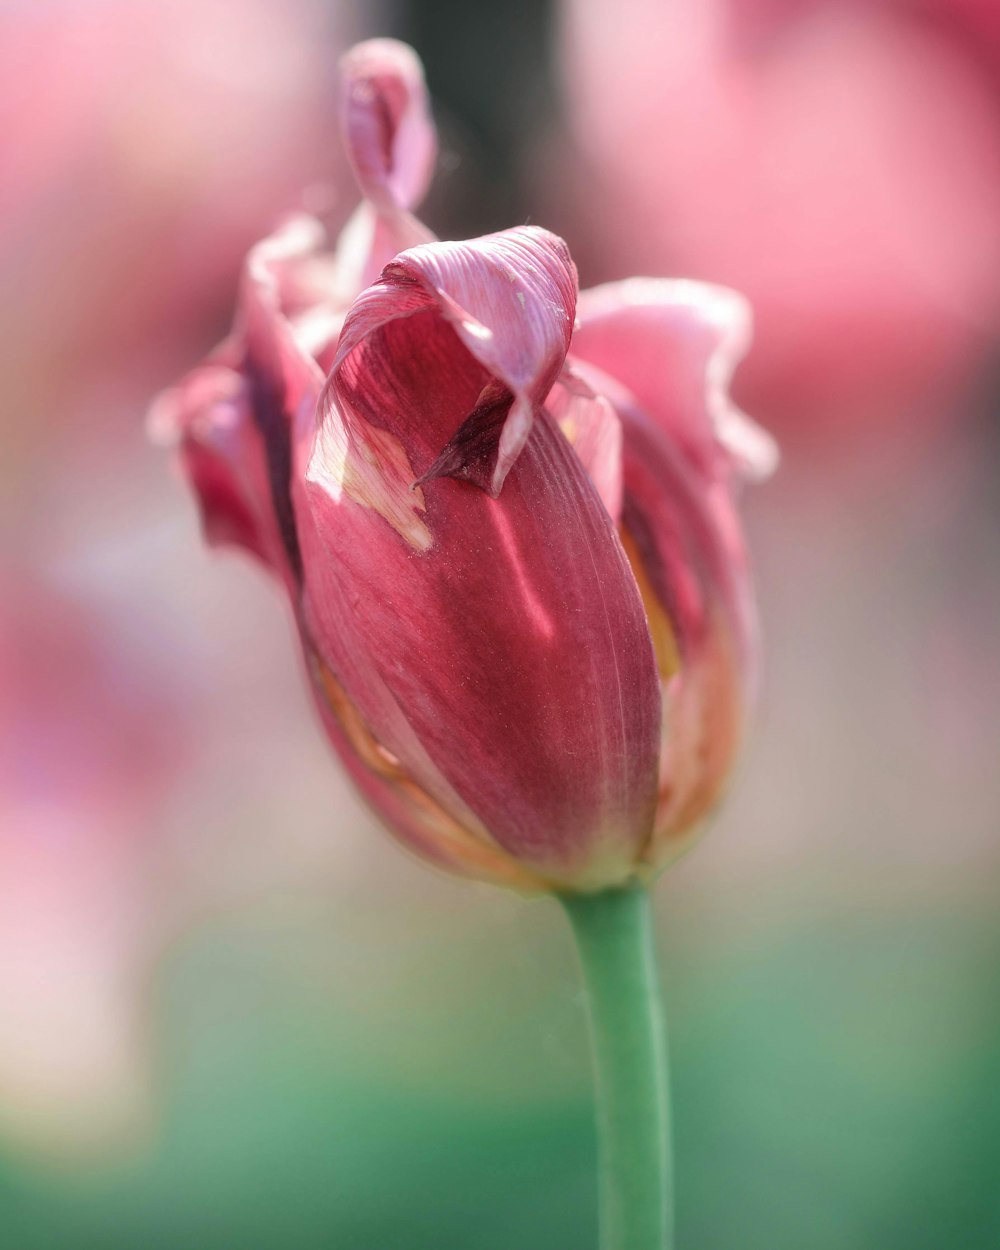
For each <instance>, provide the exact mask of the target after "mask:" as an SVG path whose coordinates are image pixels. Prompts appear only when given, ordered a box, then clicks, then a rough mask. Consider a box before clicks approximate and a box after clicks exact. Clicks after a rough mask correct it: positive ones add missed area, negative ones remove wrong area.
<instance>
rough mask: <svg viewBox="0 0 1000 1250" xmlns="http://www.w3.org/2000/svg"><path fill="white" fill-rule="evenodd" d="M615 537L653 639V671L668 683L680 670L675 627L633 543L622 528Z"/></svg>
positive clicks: (632, 539) (631, 538)
mask: <svg viewBox="0 0 1000 1250" xmlns="http://www.w3.org/2000/svg"><path fill="white" fill-rule="evenodd" d="M618 536H619V538H620V539H621V543H622V546H623V547H624V548H625V554H626V556H627V557H628V562H629V564H630V565H631V566H632V574H633V576H634V577H635V580H636V582H637V583H638V586H639V594H640V595H641V596H642V606H643V607H644V608H645V609H646V620H647V621H648V622H649V632H650V634H651V635H652V639H653V652H654V654H655V655H656V667H657V669H658V670H659V673H660V680H661V681H663V682H668V681H669V680H670V679H671V677H673V676H674V675H675V674H676V673H678V672H679V671H680V667H681V657H680V651H679V650H678V648H677V635H676V634H675V633H674V627H673V625H672V624H671V621H670V617H669V616H667V613H666V609H665V608H664V607H663V605H662V604H661V603H660V600H659V598H658V597H657V594H656V591H655V590H654V589H653V583H652V581H651V580H650V577H649V573H648V572H647V571H646V566H645V565H644V564H643V562H642V557H641V556H640V554H639V548H638V547H637V546H636V543H635V539H634V538H633V537H632V535H631V534H630V533H629V532H628V530H627V529H626V528H625V527H624V526H622V528H621V529H620V530H619V534H618Z"/></svg>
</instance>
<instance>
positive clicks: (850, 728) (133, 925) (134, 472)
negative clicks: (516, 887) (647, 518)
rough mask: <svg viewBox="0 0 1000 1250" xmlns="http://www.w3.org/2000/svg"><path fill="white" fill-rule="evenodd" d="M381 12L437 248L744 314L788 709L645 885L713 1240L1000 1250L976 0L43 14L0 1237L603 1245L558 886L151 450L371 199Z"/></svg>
mask: <svg viewBox="0 0 1000 1250" xmlns="http://www.w3.org/2000/svg"><path fill="white" fill-rule="evenodd" d="M373 33H385V34H395V35H398V36H400V37H402V38H404V39H407V40H408V41H410V42H412V43H413V44H414V45H415V46H416V48H417V50H418V51H419V53H420V54H421V56H422V57H423V58H424V61H425V64H426V67H427V74H428V79H429V82H430V85H431V89H432V92H433V94H434V98H435V108H436V114H437V118H438V123H439V126H440V129H441V134H442V149H443V155H442V158H441V161H440V168H439V171H438V178H437V182H436V185H435V190H434V192H433V195H432V198H431V200H430V202H429V204H428V205H427V206H425V211H424V214H423V215H424V216H425V218H426V219H427V220H428V221H429V223H430V224H431V225H432V226H433V227H434V228H435V229H437V231H438V232H439V233H441V234H444V235H452V236H455V235H467V234H476V233H481V232H483V231H485V230H488V229H495V228H500V227H503V226H505V225H511V224H515V223H517V222H523V221H525V220H528V219H530V220H532V221H536V222H540V223H543V224H545V225H548V226H550V227H551V228H553V229H555V230H557V231H559V232H561V233H563V234H564V235H565V236H566V237H567V239H568V240H569V242H570V246H571V248H572V250H573V252H574V254H575V256H576V257H577V260H578V262H579V264H580V269H581V278H582V280H583V282H584V284H591V283H593V282H595V281H600V280H604V279H606V278H609V277H616V276H625V275H626V274H627V273H633V272H636V273H648V274H667V275H670V274H677V275H685V276H695V277H703V278H709V279H713V280H716V281H721V282H725V283H729V284H731V285H734V286H737V287H739V288H740V289H742V290H744V291H745V292H746V293H747V294H748V295H749V296H750V297H751V299H752V300H753V302H754V305H755V309H756V312H757V322H758V331H757V340H756V343H755V346H754V349H753V351H752V353H751V355H750V357H749V359H748V361H747V362H746V364H745V366H743V367H742V368H741V369H740V371H739V372H738V375H737V379H736V393H737V397H738V399H739V400H740V402H741V403H742V404H743V405H744V406H745V407H746V408H747V409H748V410H749V411H750V412H752V413H753V414H754V415H755V416H756V417H758V419H759V420H761V421H762V422H763V423H764V424H766V425H768V426H769V427H770V428H771V429H772V430H773V431H774V432H775V433H776V434H777V435H778V436H779V438H780V440H781V442H782V445H783V450H784V462H783V465H782V469H781V471H780V473H779V475H778V476H777V477H776V478H775V479H774V481H773V482H771V483H769V484H768V485H767V486H765V487H762V488H759V489H757V490H756V491H755V492H754V493H753V494H752V495H750V496H749V497H748V498H747V501H746V503H747V517H748V526H749V528H750V531H751V537H752V546H753V548H754V551H755V554H756V560H757V566H758V571H759V584H760V598H761V612H762V617H763V623H764V632H765V638H766V643H767V657H768V674H767V680H766V685H765V691H764V698H763V701H762V706H761V709H760V715H759V723H758V730H757V734H756V736H755V738H754V740H753V742H752V743H751V745H750V749H749V750H748V752H747V757H746V763H745V766H744V769H743V773H742V775H741V776H740V777H739V778H737V781H736V783H735V785H734V787H733V793H732V796H731V799H730V801H729V803H728V805H727V807H726V809H725V811H724V812H723V813H722V815H721V817H720V819H719V820H718V822H717V825H716V827H715V828H714V829H713V831H712V832H711V834H710V836H708V837H707V838H706V839H705V841H704V842H703V843H702V844H701V845H700V846H699V847H698V848H697V849H696V850H695V851H694V852H693V853H692V854H691V855H690V856H689V857H687V859H685V860H684V861H683V862H682V863H681V864H680V865H678V866H677V868H676V869H675V870H674V871H672V872H671V873H669V874H668V876H667V877H666V878H665V880H664V881H663V882H662V883H661V885H660V888H659V891H658V894H657V906H658V912H659V929H660V940H661V945H662V956H663V963H664V970H665V979H666V993H667V1001H668V1008H669V1014H670V1016H671V1018H672V1025H673V1060H674V1088H675V1104H676V1127H677V1141H678V1169H679V1195H680V1198H679V1203H680V1205H679V1223H680V1241H679V1244H680V1245H682V1246H683V1247H685V1250H713V1248H720V1247H726V1250H730V1248H732V1247H741V1248H747V1250H751V1248H756V1247H759V1248H760V1250H803V1248H805V1247H808V1248H809V1250H868V1248H870V1247H876V1246H877V1247H879V1248H880V1250H894V1248H896V1247H899V1248H900V1250H903V1248H904V1247H905V1248H906V1250H921V1248H923V1247H926V1248H927V1250H931V1248H932V1247H933V1248H938V1247H941V1246H944V1245H947V1246H960V1247H963V1250H964V1248H966V1247H968V1248H969V1250H978V1248H980V1247H982V1248H984V1250H985V1248H987V1247H994V1246H997V1245H1000V1188H998V1186H997V1183H996V1175H997V1171H998V1168H1000V990H998V985H1000V909H998V907H997V899H998V893H1000V767H998V762H1000V714H998V706H1000V655H998V637H1000V578H998V569H1000V525H998V521H1000V503H998V492H997V482H998V467H1000V466H998V433H1000V430H998V420H997V412H998V408H1000V367H998V366H1000V229H998V225H997V223H998V222H1000V8H998V6H997V5H996V4H995V3H993V0H857V2H856V3H855V2H852V0H614V3H604V2H603V0H561V2H560V3H550V4H548V5H542V4H538V3H533V2H531V0H508V2H507V3H504V4H500V3H497V2H494V3H490V4H476V5H470V4H467V3H465V4H463V3H459V2H458V0H436V2H433V3H432V2H431V0H425V2H417V0H413V2H412V3H409V4H406V3H402V2H400V3H397V4H393V5H390V4H384V5H377V4H370V3H369V4H360V3H359V4H357V5H355V6H353V7H352V6H349V5H347V4H346V3H338V2H337V0H283V3H282V4H280V5H278V4H272V3H268V2H267V0H221V2H220V0H158V2H157V3H153V2H151V0H146V2H144V3H136V2H135V0H91V3H89V4H83V3H79V2H78V0H36V3H34V4H28V3H26V2H25V0H5V3H4V4H3V7H2V8H0V188H2V191H0V276H2V288H0V289H2V296H0V329H2V333H0V353H2V356H3V370H2V377H3V404H2V407H0V438H2V457H0V488H2V489H0V525H2V548H0V579H2V597H0V1230H2V1231H0V1241H2V1243H3V1244H4V1245H5V1246H7V1245H9V1246H11V1247H12V1250H13V1248H14V1247H16V1248H17V1250H35V1248H38V1250H43V1248H44V1250H48V1248H56V1250H63V1248H67V1250H86V1248H89V1247H93V1250H133V1248H134V1250H138V1248H139V1247H142V1248H143V1250H148V1248H150V1247H164V1248H167V1247H176V1246H178V1245H182V1244H183V1245H186V1246H191V1247H206V1248H210V1247H220V1248H221V1247H227V1248H228V1247H231V1246H241V1247H261V1248H262V1250H263V1248H265V1247H266V1248H269V1247H273V1246H278V1245H287V1246H294V1247H303V1248H306V1247H320V1246H323V1247H327V1246H336V1247H337V1248H338V1250H376V1248H377V1250H395V1248H396V1247H399V1248H400V1250H421V1248H423V1247H426V1248H427V1250H431V1248H433V1250H467V1248H468V1247H469V1246H475V1247H477V1250H501V1247H503V1248H504V1250H510V1248H511V1247H532V1248H533V1247H546V1248H548V1250H584V1248H586V1247H591V1246H593V1245H594V1244H595V1228H596V1224H595V1195H594V1175H593V1172H594V1140H593V1134H592V1128H591V1121H590V1115H591V1106H590V1078H589V1069H588V1056H587V1049H586V1036H585V1029H584V1016H583V1005H582V1001H581V997H580V992H579V990H578V987H577V978H576V970H575V966H574V960H573V953H572V950H571V946H570V941H569V935H568V931H567V930H566V927H565V925H564V923H563V921H562V919H561V917H560V915H559V914H558V909H557V908H556V907H554V906H553V905H551V904H550V903H546V902H534V903H527V902H524V901H521V900H519V899H518V898H515V897H513V896H507V895H505V894H502V893H500V892H498V891H493V890H491V889H489V888H487V887H481V886H470V885H468V884H465V883H462V882H460V881H453V880H450V879H446V878H444V877H441V876H438V875H437V874H435V873H434V872H432V871H430V870H428V869H426V868H425V867H423V866H422V865H420V864H418V863H416V862H414V861H412V860H410V859H409V858H407V857H406V856H405V855H404V854H402V853H401V852H400V851H399V850H398V849H397V848H396V847H395V846H394V845H393V844H392V843H391V842H390V841H389V840H388V838H387V837H386V835H385V834H383V833H382V832H381V831H380V830H379V829H378V828H377V827H376V826H375V824H374V822H373V821H372V819H371V818H370V817H369V816H368V815H367V814H366V812H365V811H364V810H363V809H362V808H361V806H360V805H359V803H358V802H357V801H356V800H355V798H354V797H353V796H352V795H351V794H350V793H349V791H348V790H347V788H346V786H345V783H344V782H343V780H342V779H341V777H340V775H339V773H338V771H337V768H336V766H335V764H334V763H333V761H332V759H331V756H330V754H329V752H328V750H327V748H326V746H325V744H324V742H323V741H322V739H321V736H320V735H319V734H318V733H317V732H316V728H315V725H314V723H313V718H312V713H311V711H310V709H309V707H308V704H307V700H306V697H305V693H304V690H303V686H302V682H301V680H300V674H299V672H298V671H297V661H296V657H295V650H294V647H293V646H292V645H291V641H290V637H291V636H290V628H289V622H288V620H287V618H286V615H285V609H284V606H283V604H282V603H281V602H280V597H279V595H278V594H277V593H276V592H275V589H274V588H272V587H271V586H270V585H269V584H268V582H267V580H266V579H265V577H264V575H263V574H262V573H261V572H259V571H258V570H257V569H256V568H255V567H251V565H250V564H249V563H248V562H246V561H244V560H242V559H241V558H240V557H238V556H236V555H226V554H210V553H209V552H207V551H206V550H205V549H204V548H203V546H202V545H201V543H200V541H199V538H198V534H197V525H196V520H195V514H194V508H193V506H192V504H191V501H190V500H189V498H188V496H187V493H186V491H185V489H184V488H183V486H182V484H181V483H180V481H179V479H178V477H177V475H176V473H174V472H173V471H172V469H171V466H170V465H169V463H168V461H167V459H166V458H165V457H164V456H163V455H162V454H161V453H159V452H157V451H156V450H154V449H153V448H152V447H150V446H149V445H148V443H147V440H146V436H145V433H144V428H143V413H144V409H145V406H146V404H147V402H148V399H149V397H150V396H151V395H152V394H153V393H154V392H155V391H156V390H157V389H158V388H159V387H161V386H163V385H165V384H166V383H167V382H169V381H171V380H172V379H173V378H174V377H175V376H176V375H177V374H178V373H179V372H180V371H182V370H183V369H184V368H186V367H187V366H189V365H190V364H192V363H194V362H195V361H196V360H197V359H198V357H199V356H200V355H201V354H202V353H203V352H204V351H205V350H206V349H207V348H208V347H209V346H211V345H212V343H213V342H214V341H215V340H216V339H217V338H218V337H219V336H220V335H221V334H222V333H223V332H224V330H225V329H226V327H227V325H228V316H229V311H230V308H231V303H232V299H233V292H234V286H235V281H236V275H237V272H238V266H239V262H240V258H241V256H242V254H243V252H244V251H245V249H246V248H247V246H248V245H249V244H250V243H251V242H252V241H253V240H254V239H255V238H256V237H258V236H259V235H261V234H263V233H264V232H266V231H267V230H268V228H269V226H270V225H271V224H272V223H273V221H274V219H275V218H276V216H277V215H279V214H280V213H281V212H282V211H283V210H285V209H287V208H290V207H295V206H297V205H300V204H303V203H304V204H306V205H308V206H309V207H310V208H311V209H313V210H314V211H319V212H321V213H323V214H324V215H325V216H327V217H328V219H329V220H330V221H331V222H334V223H335V222H336V221H338V220H342V219H343V217H344V216H346V214H347V212H348V211H349V210H350V208H351V207H352V206H353V202H354V198H353V191H352V190H351V187H350V184H349V181H348V180H347V179H346V176H345V172H344V168H343V162H342V157H341V156H340V153H339V139H338V134H337V124H336V116H335V105H334V101H335V88H336V76H335V67H336V60H337V57H338V55H339V53H340V52H341V51H342V50H343V49H344V48H346V47H347V46H349V44H350V43H351V42H352V41H353V40H354V39H356V38H358V37H361V36H364V35H368V34H373Z"/></svg>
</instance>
